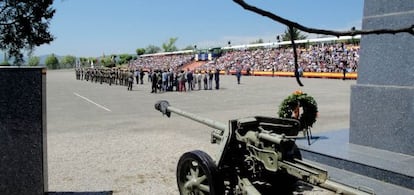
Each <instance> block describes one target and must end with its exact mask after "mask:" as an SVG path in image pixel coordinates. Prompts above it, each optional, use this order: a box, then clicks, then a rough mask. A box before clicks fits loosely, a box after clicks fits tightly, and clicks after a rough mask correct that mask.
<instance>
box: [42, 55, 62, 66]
mask: <svg viewBox="0 0 414 195" xmlns="http://www.w3.org/2000/svg"><path fill="white" fill-rule="evenodd" d="M45 64H46V66H47V68H49V69H57V68H58V67H59V59H58V58H57V57H56V56H55V54H50V55H49V56H47V58H46V60H45Z"/></svg>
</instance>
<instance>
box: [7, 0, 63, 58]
mask: <svg viewBox="0 0 414 195" xmlns="http://www.w3.org/2000/svg"><path fill="white" fill-rule="evenodd" d="M52 4H53V0H41V1H38V0H26V1H21V0H7V1H0V49H1V50H5V51H7V52H8V54H9V56H10V57H14V64H17V65H19V64H22V62H23V54H22V50H23V49H27V50H33V48H34V47H36V46H40V45H42V44H45V43H50V42H51V41H53V36H52V35H51V34H50V32H49V31H48V28H49V22H50V20H51V19H52V17H53V15H54V13H55V9H53V8H51V6H52Z"/></svg>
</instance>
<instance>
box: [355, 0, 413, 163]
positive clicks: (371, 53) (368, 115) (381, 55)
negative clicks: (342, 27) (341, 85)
mask: <svg viewBox="0 0 414 195" xmlns="http://www.w3.org/2000/svg"><path fill="white" fill-rule="evenodd" d="M411 25H414V2H413V1H412V0H395V1H389V0H365V5H364V17H363V21H362V29H363V30H365V29H384V28H386V29H398V28H403V27H407V26H411ZM413 27H414V26H413ZM413 55H414V36H413V35H412V34H409V33H399V34H395V35H393V34H380V35H375V34H374V35H364V36H362V38H361V53H360V61H359V69H358V80H357V83H356V85H354V86H352V87H351V113H350V133H349V134H350V135H349V142H350V143H353V144H359V145H364V146H369V147H373V148H377V149H383V150H388V151H392V152H397V153H403V154H408V155H414V145H413V140H414V58H413Z"/></svg>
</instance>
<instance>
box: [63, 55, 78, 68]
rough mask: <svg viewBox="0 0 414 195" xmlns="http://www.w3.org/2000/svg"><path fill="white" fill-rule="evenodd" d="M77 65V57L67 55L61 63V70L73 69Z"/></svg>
mask: <svg viewBox="0 0 414 195" xmlns="http://www.w3.org/2000/svg"><path fill="white" fill-rule="evenodd" d="M75 64H76V57H75V56H71V55H67V56H64V57H63V58H62V60H61V61H60V65H61V68H73V67H75Z"/></svg>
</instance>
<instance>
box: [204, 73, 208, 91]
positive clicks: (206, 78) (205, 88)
mask: <svg viewBox="0 0 414 195" xmlns="http://www.w3.org/2000/svg"><path fill="white" fill-rule="evenodd" d="M207 80H208V74H207V70H203V83H204V90H207V89H208V83H207Z"/></svg>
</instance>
